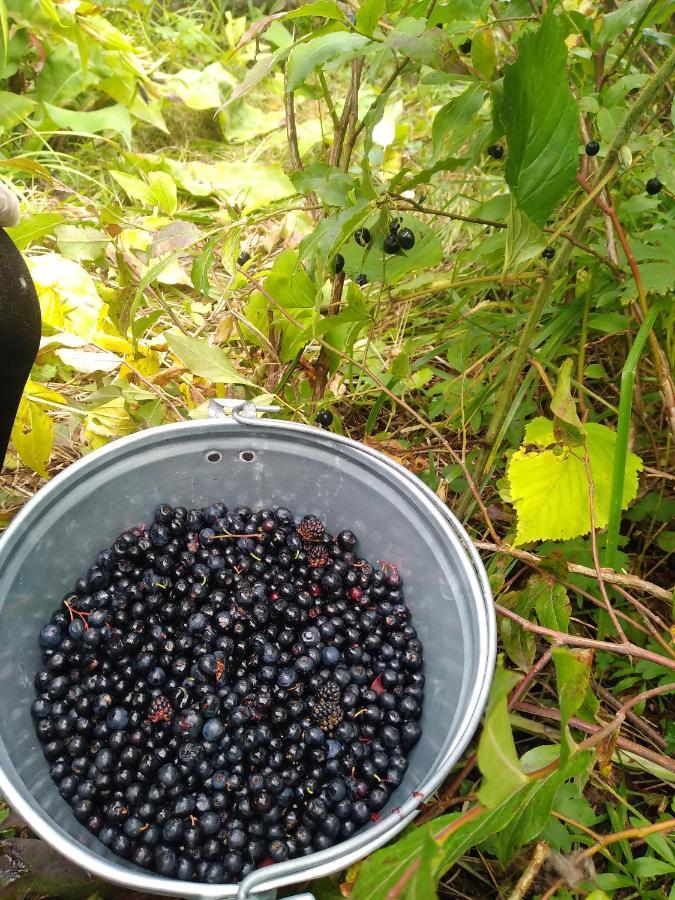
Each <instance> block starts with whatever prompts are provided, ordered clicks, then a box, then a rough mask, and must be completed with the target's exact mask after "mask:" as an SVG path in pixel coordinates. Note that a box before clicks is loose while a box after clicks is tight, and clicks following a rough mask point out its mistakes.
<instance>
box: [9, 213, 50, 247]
mask: <svg viewBox="0 0 675 900" xmlns="http://www.w3.org/2000/svg"><path fill="white" fill-rule="evenodd" d="M61 222H63V216H62V215H61V214H60V213H36V214H35V215H34V216H27V217H26V218H24V219H22V220H21V222H20V223H19V224H18V225H17V226H16V228H8V229H7V234H8V235H9V236H10V237H11V239H12V240H13V241H14V243H15V244H16V246H17V247H18V248H19V250H25V248H26V247H28V246H30V244H32V243H34V242H35V241H39V240H40V238H42V237H44V236H45V235H46V234H53V232H54V230H55V228H56V226H57V225H59V224H60V223H61Z"/></svg>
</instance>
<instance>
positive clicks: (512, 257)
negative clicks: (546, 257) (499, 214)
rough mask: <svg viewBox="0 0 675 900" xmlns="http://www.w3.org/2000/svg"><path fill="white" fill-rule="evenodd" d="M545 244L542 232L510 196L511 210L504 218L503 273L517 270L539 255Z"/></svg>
mask: <svg viewBox="0 0 675 900" xmlns="http://www.w3.org/2000/svg"><path fill="white" fill-rule="evenodd" d="M545 246H546V241H545V240H544V233H543V232H542V230H541V229H540V228H539V227H538V226H537V225H535V224H534V222H533V221H532V219H530V218H529V216H526V215H525V213H524V212H521V211H520V210H519V209H518V207H517V206H516V204H515V201H514V200H513V198H511V211H510V212H509V217H508V219H507V220H506V247H505V248H504V274H506V273H507V272H517V271H518V270H519V269H521V268H522V267H523V265H524V264H525V263H526V262H529V260H531V259H533V258H534V257H535V256H539V254H540V253H541V251H542V250H543V249H544V247H545Z"/></svg>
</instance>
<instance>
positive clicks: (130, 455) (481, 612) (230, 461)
mask: <svg viewBox="0 0 675 900" xmlns="http://www.w3.org/2000/svg"><path fill="white" fill-rule="evenodd" d="M225 405H227V404H225ZM216 412H217V413H218V412H219V415H220V416H223V412H222V410H217V409H216ZM218 498H223V499H224V500H225V501H226V502H227V503H228V505H233V506H234V505H244V504H245V505H248V506H263V505H266V506H269V505H275V504H276V505H284V506H288V507H290V508H291V509H293V510H294V512H296V513H298V514H304V513H309V512H312V513H316V514H317V515H319V516H321V517H323V518H325V520H326V521H327V523H328V525H329V528H332V529H335V530H337V529H338V528H341V527H347V526H348V527H350V528H352V529H353V530H354V531H355V532H356V533H357V534H358V535H359V538H360V544H359V547H360V551H361V552H362V553H363V555H364V556H366V557H368V558H370V559H376V558H377V559H386V560H389V561H391V562H394V563H395V564H396V565H397V566H398V567H399V570H400V572H401V575H402V576H403V579H404V583H405V593H406V598H407V601H408V603H409V604H410V606H411V608H412V610H413V623H414V625H415V627H416V628H417V630H418V632H419V636H420V638H421V640H422V641H423V642H424V654H425V672H426V693H425V702H424V714H423V718H422V725H423V729H424V731H423V735H422V739H421V741H420V742H419V744H418V745H417V746H416V747H415V749H414V750H413V752H412V753H411V756H410V765H409V768H408V771H407V773H406V776H405V779H404V781H403V783H402V784H401V786H400V787H399V788H398V789H397V790H396V792H395V793H394V795H393V796H392V798H391V802H390V804H389V806H388V807H387V808H386V809H385V810H384V812H383V814H382V816H381V819H380V820H379V821H378V822H377V823H373V824H370V825H368V826H366V827H365V828H364V829H363V830H361V831H359V832H358V833H357V834H355V835H354V836H353V837H352V838H350V839H349V840H346V841H343V842H342V843H340V844H337V845H336V846H334V847H331V848H329V849H328V850H324V851H321V852H320V853H314V854H312V855H311V856H306V857H301V858H299V859H295V860H291V861H289V862H285V863H279V864H277V865H273V866H268V867H265V868H263V869H260V870H257V871H255V872H253V873H251V874H250V875H248V876H247V877H246V878H245V879H244V881H242V882H241V884H239V885H235V884H230V885H228V884H223V885H208V884H197V883H186V882H182V881H174V880H170V879H165V878H160V877H158V876H156V875H151V874H148V873H147V872H145V871H143V870H142V869H140V868H138V867H136V866H134V865H133V864H131V863H129V862H126V861H125V860H122V859H120V858H119V857H117V856H115V855H114V854H113V853H111V851H110V850H108V849H107V848H105V847H104V846H103V845H102V844H100V843H99V842H98V841H97V840H96V838H94V837H93V836H92V835H91V834H90V833H89V832H88V831H87V830H86V829H85V828H84V826H82V825H80V824H79V823H78V822H77V821H76V819H75V818H74V816H73V815H72V813H71V810H70V807H69V806H68V805H67V804H66V803H65V802H64V801H63V799H62V798H61V796H60V795H59V793H58V790H57V788H56V786H55V785H54V783H53V782H52V780H51V778H50V777H49V772H48V765H47V763H46V761H45V759H44V757H43V755H42V751H41V749H40V747H39V745H38V742H37V739H36V737H35V734H34V729H33V723H32V721H31V716H30V704H31V701H32V699H33V695H34V689H33V676H34V674H35V672H36V670H37V669H38V668H39V666H40V655H39V648H38V642H37V633H38V629H39V627H40V625H41V624H42V623H43V622H44V621H45V619H46V618H47V617H48V616H49V615H50V613H51V612H52V611H53V610H54V609H55V608H56V607H57V606H58V604H59V602H60V599H61V597H62V596H63V594H64V593H66V592H67V591H68V590H69V589H70V588H71V586H72V582H73V576H74V573H79V572H80V571H82V570H84V569H85V568H86V567H87V566H88V565H89V563H90V561H91V559H92V557H93V556H94V555H95V554H96V553H97V552H98V551H99V550H101V549H102V548H104V547H106V546H109V545H110V543H111V542H112V541H113V540H114V538H115V537H116V536H117V535H118V534H119V533H120V532H121V531H123V530H124V529H125V528H127V527H129V525H130V524H133V523H136V522H140V521H147V520H148V519H149V517H150V516H151V514H152V511H153V509H154V508H155V506H156V505H157V504H158V503H160V502H169V503H173V504H174V505H178V504H181V505H184V506H195V505H205V504H207V503H209V502H213V500H214V499H218ZM495 647H496V629H495V620H494V612H493V607H492V597H491V593H490V588H489V585H488V581H487V577H486V575H485V571H484V569H483V566H482V564H481V561H480V559H479V557H478V554H477V552H476V550H475V548H474V547H473V546H472V544H471V541H470V540H469V538H468V536H467V535H466V533H465V531H464V530H463V528H462V527H461V525H460V524H459V522H458V521H457V519H456V518H455V517H454V516H453V515H452V514H451V513H450V512H449V511H448V509H447V508H446V507H445V506H444V505H443V504H442V503H441V502H440V501H439V500H438V499H437V497H435V495H434V494H433V493H432V492H431V491H430V490H428V489H427V488H426V487H425V486H424V485H423V484H422V482H421V481H419V479H417V478H415V477H414V476H413V475H412V474H410V473H409V472H408V471H406V470H405V469H404V468H403V467H402V466H400V465H398V464H397V463H395V462H393V461H392V460H391V459H389V458H388V457H386V456H384V455H382V454H381V453H378V452H377V451H375V450H372V449H371V448H369V447H366V446H364V445H363V444H359V443H356V442H355V441H352V440H350V439H348V438H344V437H340V436H337V435H334V434H331V433H328V432H325V431H321V430H320V429H317V428H312V427H309V426H305V425H298V424H294V423H290V422H286V421H281V420H261V419H258V418H256V410H255V407H252V406H251V405H250V404H247V406H246V409H243V410H241V409H240V410H238V411H237V410H234V411H233V415H232V416H231V417H227V418H224V417H214V418H210V419H206V420H197V421H191V422H183V423H180V424H176V425H168V426H163V427H160V428H153V429H150V430H148V431H144V432H141V433H140V434H135V435H132V436H130V437H128V438H123V439H121V440H119V441H116V442H115V443H113V444H110V445H108V446H106V447H104V448H102V449H101V450H98V451H96V452H94V453H92V454H91V455H89V456H86V457H84V458H83V459H81V460H79V461H78V462H77V463H75V464H74V465H72V466H71V467H70V468H69V469H67V470H66V471H65V472H62V473H61V474H60V475H58V476H57V477H56V478H54V480H53V481H51V482H50V483H49V484H48V485H46V486H45V487H44V488H42V490H41V491H39V492H38V494H37V495H36V496H35V497H34V498H33V499H32V500H31V501H30V502H29V503H28V504H26V506H25V508H24V509H23V510H22V511H21V513H20V514H19V515H18V516H17V517H16V519H15V520H14V521H13V522H12V523H11V525H10V526H9V528H7V530H6V532H5V533H4V535H3V536H2V538H1V539H0V683H1V684H2V687H3V689H2V691H0V790H1V791H2V793H3V794H4V795H5V797H6V799H7V802H8V803H9V804H10V805H11V806H12V807H13V809H14V810H15V811H16V812H17V813H18V815H19V816H21V818H22V819H24V821H25V822H26V823H27V824H28V825H29V826H30V828H31V829H33V830H34V831H35V832H36V833H37V834H38V835H40V837H42V838H43V839H44V840H45V841H47V842H48V843H50V844H51V845H52V846H53V847H54V848H56V850H58V851H59V852H61V853H63V855H64V856H67V857H68V858H69V859H70V860H71V861H73V862H74V863H76V864H77V865H79V866H82V867H83V868H84V869H87V870H88V871H89V872H91V873H92V874H93V875H95V876H97V877H99V878H103V879H105V880H107V881H111V882H114V883H118V884H123V885H124V886H125V887H126V888H127V889H132V890H138V891H149V892H154V893H158V894H164V895H169V896H175V897H200V898H224V897H236V898H238V900H244V898H248V897H250V896H255V897H257V898H261V897H265V898H266V900H271V898H273V897H274V896H275V895H274V891H275V890H276V889H278V888H280V887H283V886H287V885H291V884H297V883H301V882H305V881H308V880H311V879H315V878H319V877H321V876H323V875H327V874H330V873H332V872H335V871H338V870H339V869H342V868H345V867H346V866H349V865H351V864H352V863H354V862H356V861H357V860H358V859H361V858H362V857H364V856H366V855H367V854H369V853H371V852H372V851H374V850H376V849H377V848H378V847H380V846H382V845H383V844H385V843H386V842H387V841H389V840H391V838H393V837H394V835H396V834H397V833H398V832H399V831H401V829H402V828H404V827H405V826H406V825H407V824H408V823H409V822H410V821H411V820H412V819H413V818H414V817H415V815H416V814H417V811H418V809H419V806H420V804H421V803H422V802H424V800H425V799H426V798H428V797H429V795H430V794H431V793H432V792H433V791H434V790H435V789H436V788H437V787H438V786H439V785H440V784H441V782H442V781H443V779H444V778H445V777H446V776H447V774H448V772H449V771H450V770H451V768H452V767H453V766H454V765H455V763H456V762H457V761H458V759H459V758H460V756H461V754H462V752H463V751H464V749H465V747H466V745H467V744H468V742H469V740H470V739H471V737H472V735H473V733H474V731H475V730H476V727H477V725H478V722H479V719H480V716H481V713H482V711H483V708H484V706H485V702H486V699H487V695H488V690H489V687H490V682H491V679H492V674H493V669H494V660H495ZM295 900H311V894H302V895H298V896H297V897H296V898H295Z"/></svg>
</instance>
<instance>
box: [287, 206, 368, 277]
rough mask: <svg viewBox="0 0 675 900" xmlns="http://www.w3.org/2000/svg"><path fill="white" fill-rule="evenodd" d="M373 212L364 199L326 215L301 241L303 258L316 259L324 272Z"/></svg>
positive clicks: (318, 267)
mask: <svg viewBox="0 0 675 900" xmlns="http://www.w3.org/2000/svg"><path fill="white" fill-rule="evenodd" d="M370 213H371V207H370V204H368V203H366V202H365V201H364V200H361V201H359V202H358V203H356V204H355V205H354V206H350V207H348V208H347V209H343V210H342V211H341V212H339V213H333V215H331V216H326V218H325V219H322V220H321V221H320V222H319V224H318V225H317V226H316V228H315V229H314V231H313V232H312V233H311V234H309V235H308V236H307V237H305V238H303V239H302V241H301V242H300V255H301V257H302V259H312V260H314V262H315V264H316V266H317V269H318V270H319V271H320V272H321V273H323V272H324V271H325V269H326V266H327V265H328V262H329V261H330V260H331V259H332V257H333V256H334V254H335V253H336V252H337V250H338V249H339V248H340V247H341V246H342V244H343V243H344V242H345V241H346V240H347V239H348V238H349V237H350V236H351V235H352V234H353V232H354V230H355V229H356V228H358V227H359V226H360V225H362V224H363V222H364V221H365V219H367V218H368V216H369V215H370Z"/></svg>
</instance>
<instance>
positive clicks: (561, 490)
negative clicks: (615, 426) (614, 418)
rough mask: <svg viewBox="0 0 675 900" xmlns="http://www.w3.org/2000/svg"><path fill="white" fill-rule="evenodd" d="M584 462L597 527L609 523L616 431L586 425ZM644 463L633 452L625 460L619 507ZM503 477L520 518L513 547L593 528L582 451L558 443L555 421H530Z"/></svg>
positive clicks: (631, 496)
mask: <svg viewBox="0 0 675 900" xmlns="http://www.w3.org/2000/svg"><path fill="white" fill-rule="evenodd" d="M585 427H586V432H587V441H588V457H589V464H590V471H591V477H592V479H593V487H594V495H595V502H594V513H595V526H596V528H604V527H605V526H606V525H607V521H608V518H609V503H610V496H611V490H612V471H613V465H614V450H615V446H616V432H614V431H612V430H611V429H610V428H607V426H605V425H599V424H598V423H597V422H589V423H588V424H587V425H586V426H585ZM641 469H642V461H641V460H640V458H639V457H638V456H636V455H635V454H634V453H629V454H628V458H627V460H626V477H625V481H624V487H623V498H622V505H623V508H625V507H626V506H628V504H629V503H630V502H631V500H633V499H634V497H635V495H636V494H637V488H638V478H637V473H638V472H639V471H640V470H641ZM507 475H508V479H509V485H510V497H511V502H512V503H513V505H514V506H515V508H516V512H517V514H518V531H517V534H516V537H515V543H516V544H525V543H527V542H528V541H537V540H569V539H570V538H573V537H577V536H579V535H582V534H588V532H589V531H590V529H591V516H590V500H589V485H588V478H587V475H586V466H585V463H584V448H583V446H578V447H566V446H561V445H560V444H558V443H557V441H556V438H555V436H554V432H553V422H552V421H551V420H549V419H545V418H543V417H538V418H536V419H533V420H532V421H531V422H530V423H528V425H527V427H526V429H525V439H524V445H523V446H522V447H521V448H520V449H519V450H517V451H516V452H515V453H514V454H513V455H512V457H511V459H510V460H509V464H508V468H507Z"/></svg>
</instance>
